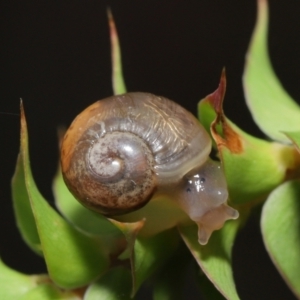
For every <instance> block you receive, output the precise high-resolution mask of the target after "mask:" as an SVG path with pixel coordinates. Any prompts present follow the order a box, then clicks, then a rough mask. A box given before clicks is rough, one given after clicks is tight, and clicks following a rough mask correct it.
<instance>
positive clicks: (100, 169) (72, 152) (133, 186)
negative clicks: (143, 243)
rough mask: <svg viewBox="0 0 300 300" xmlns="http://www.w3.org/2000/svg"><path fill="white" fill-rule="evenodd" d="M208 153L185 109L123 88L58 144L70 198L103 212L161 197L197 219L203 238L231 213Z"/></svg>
mask: <svg viewBox="0 0 300 300" xmlns="http://www.w3.org/2000/svg"><path fill="white" fill-rule="evenodd" d="M210 151H211V139H210V137H209V135H208V134H207V132H206V131H205V129H204V128H203V127H202V125H201V124H200V123H199V122H198V120H197V119H196V118H195V117H194V116H193V115H192V114H191V113H189V112H188V111H186V110H185V109H184V108H182V107H181V106H179V105H178V104H176V103H174V102H172V101H171V100H168V99H166V98H163V97H157V96H155V95H152V94H147V93H127V94H124V95H119V96H113V97H109V98H106V99H103V100H100V101H98V102H96V103H94V104H92V105H91V106H89V107H88V108H87V109H85V110H84V111H83V112H82V113H81V114H79V115H78V116H77V117H76V119H75V120H74V121H73V123H72V124H71V126H70V128H69V129H68V131H67V132H66V134H65V137H64V140H63V143H62V148H61V165H62V173H63V177H64V180H65V183H66V185H67V186H68V188H69V190H70V191H71V192H72V193H73V195H74V196H75V198H76V199H78V200H79V201H80V202H81V203H82V204H83V205H84V206H86V207H88V208H90V209H92V210H94V211H97V212H99V213H101V214H104V215H107V216H116V215H120V214H126V213H129V212H131V211H135V210H137V209H139V208H141V207H143V206H144V205H146V204H147V203H148V201H150V199H152V198H153V197H155V196H156V195H158V194H161V193H163V194H166V195H168V197H170V198H172V199H174V201H175V202H176V204H178V205H179V206H180V208H181V209H182V210H183V211H184V212H185V213H186V214H187V215H188V216H189V217H190V218H191V219H192V220H193V221H195V222H196V223H197V224H198V227H199V233H198V236H199V242H200V243H201V244H205V243H206V242H207V240H208V238H209V236H210V235H211V233H212V231H214V230H216V229H219V228H220V227H222V226H223V223H224V222H225V221H226V220H227V219H235V218H237V217H238V212H237V211H236V210H234V209H232V208H231V207H229V206H227V204H226V200H227V197H228V193H227V187H226V181H225V178H224V175H223V172H222V169H221V166H220V164H219V163H217V162H214V161H212V160H211V159H210V158H209V153H210Z"/></svg>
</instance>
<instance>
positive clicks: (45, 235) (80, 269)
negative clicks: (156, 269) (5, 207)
mask: <svg viewBox="0 0 300 300" xmlns="http://www.w3.org/2000/svg"><path fill="white" fill-rule="evenodd" d="M28 158H29V154H28V136H27V125H26V119H25V115H24V110H23V107H21V150H20V160H21V161H22V162H20V163H23V168H24V174H25V176H24V179H25V185H26V189H27V193H28V198H26V199H25V198H24V199H23V200H28V199H29V201H30V205H31V209H32V212H33V216H34V218H35V222H36V226H37V231H38V234H39V238H40V241H41V247H42V250H43V253H44V257H45V260H46V264H47V268H48V271H49V275H50V277H51V279H52V280H53V281H54V282H55V283H56V284H57V285H58V286H61V287H64V288H74V287H79V286H83V285H85V284H88V283H89V282H91V281H92V280H94V279H95V278H97V277H98V276H99V275H100V274H101V273H103V272H104V271H105V270H106V268H107V267H108V258H107V256H106V255H105V254H104V251H103V246H102V245H101V241H100V239H99V238H96V237H94V236H88V235H86V234H84V233H82V232H80V231H78V230H77V229H75V228H74V227H73V226H71V225H70V224H69V223H68V222H67V221H66V220H64V219H63V218H62V217H61V216H60V215H59V214H58V213H57V212H56V211H55V210H54V209H53V208H52V207H51V206H50V205H49V204H48V203H47V201H46V200H45V199H44V198H43V197H42V195H41V194H40V193H39V191H38V189H37V187H36V184H35V182H34V179H33V177H32V174H31V170H30V164H29V160H28Z"/></svg>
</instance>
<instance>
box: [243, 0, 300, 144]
mask: <svg viewBox="0 0 300 300" xmlns="http://www.w3.org/2000/svg"><path fill="white" fill-rule="evenodd" d="M257 3H258V16H257V21H256V26H255V29H254V32H253V36H252V40H251V43H250V47H249V49H248V53H247V60H246V66H245V70H244V76H243V84H244V92H245V97H246V101H247V104H248V107H249V109H250V111H251V114H252V116H253V118H254V120H255V122H256V124H257V125H258V126H259V127H260V129H261V130H262V131H263V132H264V133H265V134H266V135H268V136H269V137H271V138H272V139H274V140H277V141H282V142H290V141H289V139H288V138H287V137H286V136H285V135H284V134H283V131H299V130H300V107H299V106H298V105H297V103H296V102H295V101H294V100H293V99H292V98H291V97H290V96H289V95H288V93H287V92H286V91H285V90H284V88H283V87H282V85H281V83H280V81H279V80H278V78H277V77H276V75H275V72H274V70H273V67H272V65H271V61H270V57H269V53H268V46H267V41H268V36H267V33H268V5H267V0H258V1H257Z"/></svg>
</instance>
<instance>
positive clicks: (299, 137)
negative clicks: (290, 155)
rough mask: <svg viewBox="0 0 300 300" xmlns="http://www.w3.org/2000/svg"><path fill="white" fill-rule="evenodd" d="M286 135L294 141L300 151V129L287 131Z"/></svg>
mask: <svg viewBox="0 0 300 300" xmlns="http://www.w3.org/2000/svg"><path fill="white" fill-rule="evenodd" d="M285 135H286V136H287V137H288V138H289V139H290V140H291V141H292V142H293V143H294V145H295V146H296V148H297V150H298V151H300V131H290V132H285Z"/></svg>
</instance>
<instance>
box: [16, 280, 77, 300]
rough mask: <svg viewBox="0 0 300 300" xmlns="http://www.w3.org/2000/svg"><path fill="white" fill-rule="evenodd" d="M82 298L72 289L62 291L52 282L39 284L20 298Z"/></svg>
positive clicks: (72, 299) (70, 299)
mask: <svg viewBox="0 0 300 300" xmlns="http://www.w3.org/2000/svg"><path fill="white" fill-rule="evenodd" d="M41 299H42V300H53V299H55V300H59V299H62V300H81V299H82V298H81V297H80V296H79V295H76V294H75V293H74V292H71V291H61V290H59V289H58V288H57V287H55V286H54V285H53V284H51V283H46V284H42V285H39V286H37V287H36V288H34V289H32V290H30V291H29V292H28V293H26V294H25V295H23V296H22V297H20V298H18V300H41Z"/></svg>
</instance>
